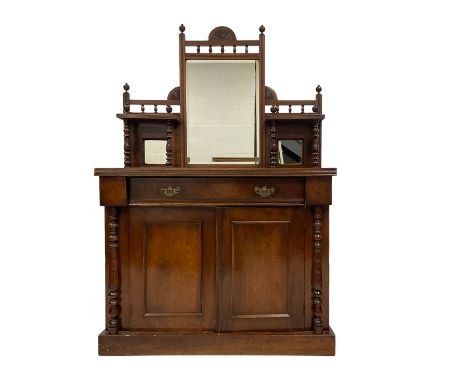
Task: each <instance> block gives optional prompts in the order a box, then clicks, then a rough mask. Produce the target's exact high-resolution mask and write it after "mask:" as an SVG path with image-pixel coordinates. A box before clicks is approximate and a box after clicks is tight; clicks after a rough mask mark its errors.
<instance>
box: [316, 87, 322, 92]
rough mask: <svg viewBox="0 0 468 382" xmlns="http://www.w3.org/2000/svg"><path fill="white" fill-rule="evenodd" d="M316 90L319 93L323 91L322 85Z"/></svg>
mask: <svg viewBox="0 0 468 382" xmlns="http://www.w3.org/2000/svg"><path fill="white" fill-rule="evenodd" d="M315 90H316V92H317V93H320V92H321V91H322V87H321V86H320V85H317V87H316V88H315Z"/></svg>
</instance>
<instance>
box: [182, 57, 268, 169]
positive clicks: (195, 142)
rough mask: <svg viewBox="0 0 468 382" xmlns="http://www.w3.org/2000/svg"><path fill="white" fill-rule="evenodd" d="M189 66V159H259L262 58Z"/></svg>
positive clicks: (191, 161)
mask: <svg viewBox="0 0 468 382" xmlns="http://www.w3.org/2000/svg"><path fill="white" fill-rule="evenodd" d="M186 66H187V68H186V105H187V162H188V163H189V164H230V165H232V164H258V152H259V147H258V146H259V132H258V124H259V123H258V121H259V107H258V106H259V102H258V98H259V97H258V88H259V86H258V84H259V81H258V61H257V60H188V61H187V65H186Z"/></svg>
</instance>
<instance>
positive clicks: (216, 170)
mask: <svg viewBox="0 0 468 382" xmlns="http://www.w3.org/2000/svg"><path fill="white" fill-rule="evenodd" d="M94 175H95V176H101V177H106V176H121V177H194V176H200V177H220V176H221V177H224V176H227V177H251V176H254V177H264V176H274V177H308V176H335V175H336V168H322V167H319V168H306V167H301V168H297V167H296V168H284V167H278V168H258V167H246V168H239V167H227V166H226V167H220V166H218V167H188V168H176V167H172V168H161V167H151V166H144V167H127V168H96V169H94Z"/></svg>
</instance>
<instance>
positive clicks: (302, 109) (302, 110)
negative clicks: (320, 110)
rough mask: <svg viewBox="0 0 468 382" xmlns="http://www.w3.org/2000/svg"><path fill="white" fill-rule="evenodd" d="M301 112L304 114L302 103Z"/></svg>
mask: <svg viewBox="0 0 468 382" xmlns="http://www.w3.org/2000/svg"><path fill="white" fill-rule="evenodd" d="M301 114H304V105H301Z"/></svg>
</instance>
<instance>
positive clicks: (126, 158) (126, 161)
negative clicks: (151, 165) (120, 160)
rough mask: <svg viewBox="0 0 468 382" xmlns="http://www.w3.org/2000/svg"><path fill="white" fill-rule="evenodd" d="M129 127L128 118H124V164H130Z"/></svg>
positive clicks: (126, 165)
mask: <svg viewBox="0 0 468 382" xmlns="http://www.w3.org/2000/svg"><path fill="white" fill-rule="evenodd" d="M130 153H131V152H130V128H129V126H128V119H124V166H125V167H128V166H130V165H131V161H130Z"/></svg>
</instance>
